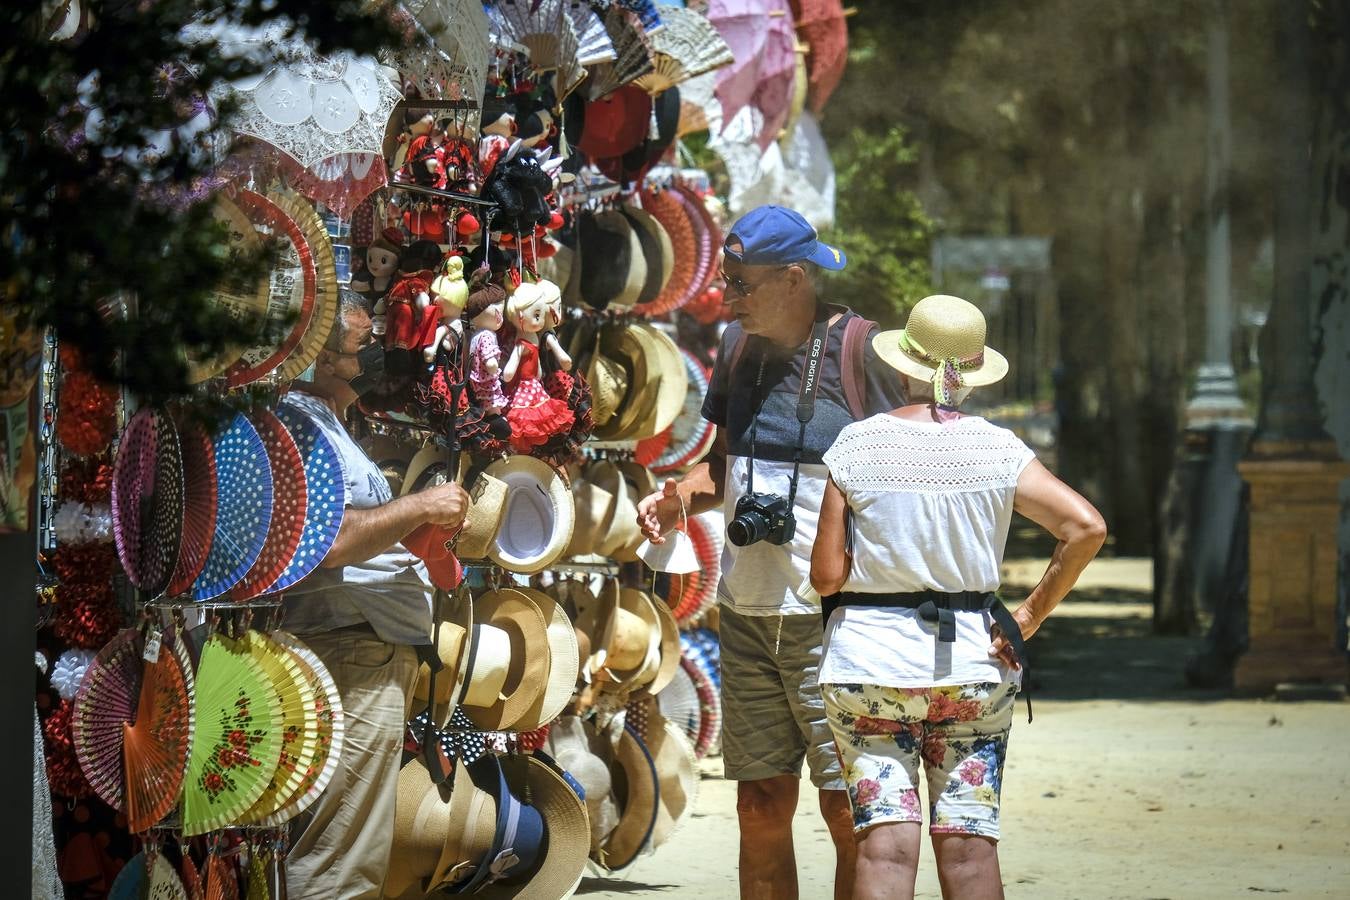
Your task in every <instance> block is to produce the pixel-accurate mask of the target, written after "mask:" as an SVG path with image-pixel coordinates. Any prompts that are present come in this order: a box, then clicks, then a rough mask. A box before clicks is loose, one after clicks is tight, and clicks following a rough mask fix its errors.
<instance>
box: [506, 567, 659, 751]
mask: <svg viewBox="0 0 1350 900" xmlns="http://www.w3.org/2000/svg"><path fill="white" fill-rule="evenodd" d="M502 593H508V594H511V593H514V594H519V595H520V596H521V597H523V598H524V599H525V600H526V601H528V602H529V603H532V604H534V606H535V607H536V608H537V609H538V610H539V612H540V614H542V615H543V617H544V622H545V624H546V628H547V636H548V675H547V677H546V678H545V679H544V689H543V690H542V691H540V692H539V695H538V697H537V698H536V699H535V701H534V702H533V703H532V704H530V707H529V708H528V709H527V710H526V711H525V712H524V713H523V714H522V715H521V717H520V718H519V719H517V720H516V721H515V722H514V723H513V726H512V727H514V728H515V730H517V731H531V730H533V729H535V728H538V727H539V726H541V725H543V724H544V723H546V722H551V721H553V719H555V718H556V717H557V716H558V714H559V713H561V712H562V711H563V707H565V706H567V701H569V700H571V699H572V693H573V692H574V691H575V690H576V683H577V672H578V671H579V669H580V667H581V662H580V659H579V658H578V655H579V652H580V651H579V649H578V647H577V636H576V631H575V630H574V629H573V628H572V620H571V619H569V618H568V617H567V612H566V611H565V610H564V609H563V608H562V607H561V606H559V605H558V603H557V601H555V600H554V599H553V598H552V597H550V596H549V595H548V594H545V593H544V592H542V591H537V590H535V589H534V588H529V587H508V588H503V589H502ZM675 643H676V652H677V654H678V648H679V634H678V632H677V633H676V637H675ZM531 652H532V653H533V654H534V655H539V654H538V653H537V652H536V651H534V650H531Z"/></svg>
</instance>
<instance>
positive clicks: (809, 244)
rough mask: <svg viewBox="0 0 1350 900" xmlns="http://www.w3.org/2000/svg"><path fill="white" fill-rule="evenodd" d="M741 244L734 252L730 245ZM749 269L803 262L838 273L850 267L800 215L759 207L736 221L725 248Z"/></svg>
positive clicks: (728, 235) (774, 207)
mask: <svg viewBox="0 0 1350 900" xmlns="http://www.w3.org/2000/svg"><path fill="white" fill-rule="evenodd" d="M732 243H739V244H740V245H741V251H740V252H739V253H737V252H735V251H734V250H732V249H731V248H730V246H729V245H730V244H732ZM722 252H724V253H725V254H726V255H727V256H730V257H731V258H732V259H734V260H736V261H737V262H740V263H743V264H745V265H747V266H787V265H791V264H792V263H795V262H802V261H804V260H806V261H810V262H813V263H815V264H816V265H818V266H820V267H821V268H822V269H833V270H835V271H838V270H839V269H842V268H843V267H844V266H846V265H847V264H848V257H847V256H845V255H844V251H843V250H840V249H838V248H836V247H831V246H830V245H829V244H823V243H821V242H820V240H819V239H818V236H817V234H816V230H815V229H814V228H812V227H811V223H810V222H808V221H806V220H805V219H803V218H802V216H801V214H800V213H798V212H794V211H793V210H790V209H785V208H784V207H781V206H773V205H768V206H756V207H755V208H754V209H752V210H750V211H749V212H748V213H746V214H745V215H743V216H741V217H740V218H739V219H737V220H736V224H735V225H732V226H731V231H730V233H728V234H727V238H726V241H725V245H724V246H723V248H722Z"/></svg>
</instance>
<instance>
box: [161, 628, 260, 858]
mask: <svg viewBox="0 0 1350 900" xmlns="http://www.w3.org/2000/svg"><path fill="white" fill-rule="evenodd" d="M281 747H282V712H281V704H280V703H279V701H278V698H277V690H276V687H275V686H274V685H273V683H272V680H271V679H270V678H269V677H268V676H267V673H266V671H265V670H264V668H263V667H262V665H261V664H260V663H259V662H258V660H257V659H256V658H255V657H254V655H253V654H252V653H250V648H249V646H248V645H247V644H245V643H244V642H242V641H237V640H234V639H233V638H228V637H225V636H223V635H219V634H216V635H212V636H211V637H210V638H208V639H207V641H206V643H205V645H204V646H203V647H202V655H201V662H200V663H199V664H198V666H197V704H196V721H195V722H194V728H193V736H192V755H191V756H190V757H189V758H188V772H187V778H186V779H185V781H184V785H183V834H185V835H188V836H191V835H197V834H203V833H205V832H208V831H215V830H216V829H219V828H223V827H225V826H226V825H229V824H231V823H233V822H235V821H236V820H237V819H239V818H240V817H241V816H242V815H243V814H244V813H245V812H247V811H248V810H249V808H250V807H252V806H253V804H254V803H256V802H257V801H258V798H259V797H261V796H262V794H263V791H265V790H266V789H267V785H268V783H269V782H271V780H272V776H273V774H275V772H276V769H277V765H278V764H279V763H280V761H281Z"/></svg>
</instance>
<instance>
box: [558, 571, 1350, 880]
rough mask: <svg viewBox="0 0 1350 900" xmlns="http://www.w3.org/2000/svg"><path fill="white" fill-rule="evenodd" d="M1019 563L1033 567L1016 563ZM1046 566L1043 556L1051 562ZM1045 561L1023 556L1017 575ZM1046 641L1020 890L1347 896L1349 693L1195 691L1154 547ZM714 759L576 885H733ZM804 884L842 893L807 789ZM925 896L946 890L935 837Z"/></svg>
mask: <svg viewBox="0 0 1350 900" xmlns="http://www.w3.org/2000/svg"><path fill="white" fill-rule="evenodd" d="M1019 566H1020V568H1019ZM1038 567H1039V568H1038ZM1043 567H1044V562H1043V559H1042V561H1041V562H1039V563H1026V564H1021V563H1018V562H1012V563H1009V566H1008V569H1009V571H1008V573H1007V582H1006V583H1007V584H1012V583H1015V582H1017V583H1023V584H1025V583H1027V582H1028V581H1029V582H1030V583H1034V581H1035V578H1036V576H1038V575H1039V573H1040V571H1041V569H1043ZM1081 588H1082V589H1081V590H1078V591H1076V592H1075V594H1074V595H1072V596H1071V597H1070V598H1069V599H1068V600H1066V601H1065V602H1064V604H1062V605H1061V607H1060V609H1059V610H1058V611H1057V612H1056V614H1055V616H1054V617H1052V618H1051V619H1050V621H1048V622H1047V623H1046V625H1045V626H1044V627H1043V628H1042V630H1041V632H1040V633H1039V634H1038V635H1037V637H1036V638H1035V640H1034V643H1033V653H1034V657H1033V663H1034V667H1033V685H1034V692H1033V703H1034V707H1035V722H1034V723H1032V724H1030V725H1028V724H1027V722H1026V718H1025V715H1023V714H1022V713H1023V712H1024V711H1025V705H1024V704H1019V708H1018V712H1019V715H1018V717H1017V718H1016V719H1014V725H1013V732H1012V738H1011V746H1010V750H1009V760H1008V767H1007V771H1006V774H1005V778H1004V789H1003V840H1002V841H1001V843H1000V857H1001V860H1002V866H1003V879H1004V885H1005V889H1006V891H1007V895H1008V896H1009V897H1010V898H1037V900H1040V898H1048V900H1053V898H1132V900H1133V898H1140V900H1143V898H1171V900H1182V898H1197V900H1210V898H1228V897H1250V896H1256V895H1263V894H1283V895H1286V896H1288V897H1291V898H1304V897H1309V898H1312V897H1340V898H1350V765H1347V762H1346V759H1347V756H1346V750H1345V743H1344V742H1345V740H1346V739H1347V738H1350V703H1334V702H1314V701H1304V702H1297V703H1294V702H1277V701H1274V700H1264V699H1231V698H1229V697H1228V696H1226V695H1225V694H1222V693H1218V692H1203V691H1196V690H1192V689H1189V688H1186V687H1185V686H1184V684H1183V682H1182V676H1181V666H1182V663H1183V661H1184V660H1185V658H1186V656H1187V655H1188V654H1189V653H1190V652H1191V650H1192V648H1193V646H1194V641H1193V640H1190V639H1185V638H1163V637H1157V636H1154V635H1153V634H1151V632H1150V627H1149V612H1150V607H1149V605H1148V598H1149V595H1148V566H1147V563H1146V562H1145V561H1126V560H1102V561H1100V562H1098V563H1094V564H1093V568H1092V569H1090V570H1089V572H1088V573H1085V578H1084V580H1083V582H1082V583H1081ZM721 774H722V773H721V763H720V760H717V759H709V760H705V761H704V763H703V764H702V776H703V777H702V781H701V784H700V793H699V796H698V800H697V804H696V808H695V812H694V813H693V815H692V816H691V817H690V818H689V819H687V820H686V821H685V822H684V824H683V825H682V826H681V828H680V830H679V831H678V832H677V833H676V834H675V835H674V836H673V837H672V838H671V839H670V841H669V842H668V843H666V844H665V845H664V846H662V847H661V848H660V849H659V850H658V851H656V852H655V853H654V854H652V855H649V856H646V857H643V858H641V859H639V860H638V862H636V863H635V864H633V865H632V866H631V867H630V868H629V869H628V870H626V871H624V872H622V873H619V874H618V875H614V876H609V877H603V878H602V877H594V878H591V877H588V878H587V879H585V880H584V881H583V882H582V886H581V888H580V890H579V892H578V896H584V897H587V898H589V900H601V898H616V900H617V898H634V897H656V896H666V897H697V898H702V900H720V898H734V897H736V895H737V890H736V856H737V831H736V819H735V785H734V784H733V783H731V782H727V781H724V780H722V778H721ZM794 842H795V846H796V855H797V868H798V872H799V877H800V881H801V896H802V897H803V898H808V900H814V898H828V897H830V896H831V885H832V882H833V853H832V850H831V848H830V845H829V837H828V835H827V834H826V832H825V829H824V826H823V824H822V823H821V822H820V819H819V816H818V814H817V813H816V810H815V801H814V798H813V797H811V796H810V795H809V794H807V793H806V792H805V791H804V792H803V796H802V802H801V804H800V806H799V809H798V813H797V817H796V821H795V827H794ZM924 853H925V856H924V861H923V864H922V865H921V869H920V874H919V879H918V891H917V895H918V896H919V897H939V896H940V892H939V890H938V882H937V876H936V872H935V870H934V868H933V863H932V854H931V848H929V847H927V846H925V848H924Z"/></svg>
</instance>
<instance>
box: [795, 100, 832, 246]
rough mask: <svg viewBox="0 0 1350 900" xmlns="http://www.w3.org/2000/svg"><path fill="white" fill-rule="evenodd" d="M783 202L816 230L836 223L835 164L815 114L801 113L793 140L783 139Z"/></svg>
mask: <svg viewBox="0 0 1350 900" xmlns="http://www.w3.org/2000/svg"><path fill="white" fill-rule="evenodd" d="M782 145H783V163H784V164H785V165H786V167H787V169H786V172H785V173H784V184H783V187H784V193H783V200H782V202H783V205H784V206H787V207H790V208H792V209H795V210H796V211H797V212H799V213H801V214H802V217H803V218H804V219H806V221H808V222H810V223H811V224H812V225H813V226H815V227H816V228H817V229H825V228H829V227H831V226H833V225H834V163H833V162H832V161H831V160H830V150H829V147H827V146H826V145H825V138H824V137H823V136H821V133H820V125H818V124H817V123H816V117H815V116H813V115H811V113H809V112H804V113H802V115H801V117H800V118H799V119H798V120H797V127H796V128H795V129H794V130H793V133H792V135H791V141H783V142H782Z"/></svg>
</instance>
